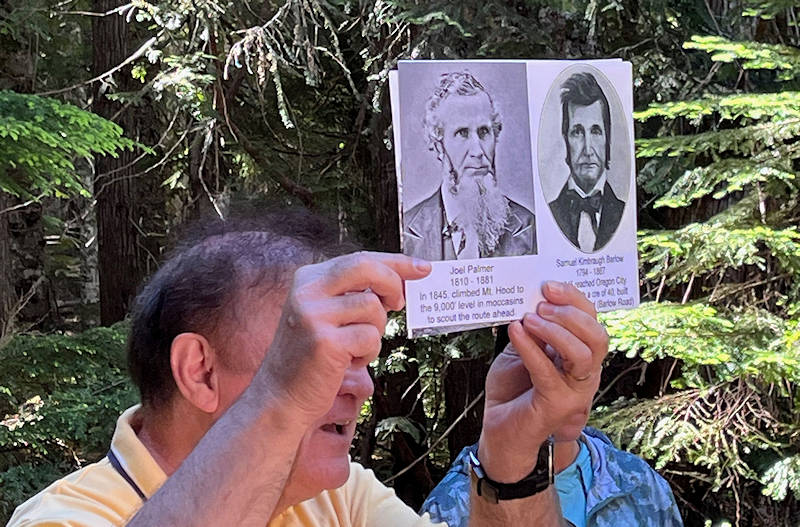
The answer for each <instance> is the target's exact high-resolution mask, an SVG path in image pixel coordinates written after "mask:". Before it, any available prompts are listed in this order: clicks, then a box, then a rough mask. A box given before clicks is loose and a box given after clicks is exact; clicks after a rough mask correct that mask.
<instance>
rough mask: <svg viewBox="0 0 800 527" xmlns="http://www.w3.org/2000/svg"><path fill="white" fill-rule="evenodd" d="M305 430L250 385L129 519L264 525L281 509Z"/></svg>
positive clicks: (139, 523)
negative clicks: (279, 506) (287, 482)
mask: <svg viewBox="0 0 800 527" xmlns="http://www.w3.org/2000/svg"><path fill="white" fill-rule="evenodd" d="M304 432H305V430H303V429H302V428H300V429H298V427H297V425H296V424H294V423H292V421H291V420H290V419H289V416H288V415H287V413H286V411H285V410H284V408H283V406H282V404H281V402H280V401H279V400H277V399H276V398H274V397H271V396H270V395H269V394H264V393H261V390H259V389H258V388H257V387H254V386H251V387H250V388H248V389H247V390H246V391H245V392H244V393H243V394H242V396H241V397H240V398H239V400H237V401H236V403H234V404H233V405H232V406H231V408H230V409H229V410H228V411H227V412H226V413H225V414H224V415H223V416H222V417H220V419H219V420H218V421H217V422H216V423H215V424H214V426H213V427H212V428H211V429H210V430H209V431H208V432H207V433H206V434H205V436H204V437H203V439H202V440H201V441H200V442H199V443H198V444H197V446H196V447H195V449H194V450H193V451H192V453H191V454H190V455H189V456H188V457H187V458H186V459H185V460H184V461H183V463H182V464H181V466H180V467H179V468H178V470H177V471H176V472H175V473H174V474H172V476H170V478H169V479H168V480H167V482H166V483H165V484H164V485H163V486H162V487H161V489H159V491H158V492H157V493H156V494H155V495H153V496H152V497H151V498H150V499H149V500H148V501H147V502H146V503H145V504H144V505H143V506H142V508H141V509H140V510H139V512H138V513H137V514H136V516H135V517H134V518H133V519H132V520H131V521H130V522H129V523H128V525H129V527H146V526H152V525H170V526H175V527H179V526H187V527H188V526H195V525H236V526H250V525H252V526H258V527H263V526H264V525H266V523H267V522H268V520H269V519H270V518H271V517H272V516H273V514H274V513H275V512H276V511H275V507H276V505H277V503H278V500H279V499H280V497H281V494H282V492H283V488H284V486H285V484H286V481H287V478H288V476H289V473H290V472H291V468H292V464H293V463H294V459H295V455H296V453H297V449H298V446H299V444H300V441H301V439H302V437H303V434H304Z"/></svg>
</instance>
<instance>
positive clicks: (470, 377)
mask: <svg viewBox="0 0 800 527" xmlns="http://www.w3.org/2000/svg"><path fill="white" fill-rule="evenodd" d="M488 372H489V364H487V362H486V358H485V357H478V358H475V359H461V360H453V361H452V362H450V365H449V366H448V367H447V373H446V375H445V378H444V383H443V384H444V398H445V421H446V422H447V423H448V424H449V423H452V422H453V421H455V420H456V419H458V417H459V416H460V415H461V414H462V413H463V412H464V410H465V409H466V408H467V407H468V406H469V405H470V403H471V402H472V401H473V400H474V399H475V398H476V397H478V395H480V393H481V391H482V390H483V387H484V385H485V383H486V374H487V373H488ZM482 425H483V402H482V401H478V402H477V403H476V404H475V405H473V406H472V408H471V409H470V410H469V411H468V412H467V414H466V415H465V416H464V417H463V418H462V419H461V421H459V422H458V424H457V425H456V426H455V427H454V428H453V430H452V431H451V432H450V435H448V436H447V447H448V449H449V450H450V461H451V462H452V461H453V460H454V459H455V458H456V456H457V455H458V453H459V452H460V451H461V449H462V448H464V447H465V446H467V445H471V444H472V443H475V442H477V441H478V438H479V437H480V435H481V426H482Z"/></svg>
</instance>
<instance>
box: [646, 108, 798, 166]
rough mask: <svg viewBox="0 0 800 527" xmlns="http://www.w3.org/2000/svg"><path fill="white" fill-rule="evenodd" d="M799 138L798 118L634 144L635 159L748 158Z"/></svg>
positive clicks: (653, 139) (648, 140) (660, 138)
mask: <svg viewBox="0 0 800 527" xmlns="http://www.w3.org/2000/svg"><path fill="white" fill-rule="evenodd" d="M797 137H800V118H794V119H786V120H783V121H769V122H761V123H757V124H753V125H749V126H742V127H740V128H732V129H729V130H712V131H709V132H702V133H699V134H689V135H678V136H669V137H656V138H652V139H637V140H636V157H639V158H649V157H656V156H659V155H667V156H673V157H677V156H682V155H686V154H696V153H701V152H708V153H709V154H711V155H714V156H717V155H718V154H719V153H721V152H732V153H734V154H738V155H752V154H755V153H757V152H761V151H763V150H764V149H766V148H769V147H772V146H774V145H775V144H778V143H780V142H783V141H788V140H793V139H795V138H797Z"/></svg>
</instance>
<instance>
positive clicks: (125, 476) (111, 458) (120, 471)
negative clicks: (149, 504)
mask: <svg viewBox="0 0 800 527" xmlns="http://www.w3.org/2000/svg"><path fill="white" fill-rule="evenodd" d="M106 456H107V457H108V460H109V461H110V462H111V466H112V467H114V470H116V471H117V473H118V474H119V475H120V476H122V479H124V480H125V481H127V482H128V485H130V486H131V488H132V489H133V490H134V491H136V494H138V495H139V497H140V498H141V499H142V501H147V496H145V494H144V492H142V489H140V488H139V485H137V484H136V482H135V481H133V478H132V477H131V476H130V475H129V474H128V473H127V472H126V471H125V469H124V468H122V464H121V463H120V462H119V459H117V455H116V454H114V451H113V450H109V451H108V454H106Z"/></svg>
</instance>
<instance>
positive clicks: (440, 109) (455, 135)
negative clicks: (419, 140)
mask: <svg viewBox="0 0 800 527" xmlns="http://www.w3.org/2000/svg"><path fill="white" fill-rule="evenodd" d="M423 125H424V127H425V137H426V140H427V143H428V148H429V149H430V150H432V151H433V152H435V153H436V157H437V159H439V161H440V162H441V163H442V165H443V166H444V168H445V169H446V170H447V172H448V173H447V174H446V175H447V176H449V178H450V181H449V183H450V185H451V190H452V189H455V190H456V191H457V189H458V185H459V184H460V182H461V179H462V178H464V177H470V176H472V177H476V176H477V177H482V176H485V175H487V174H491V175H492V177H494V172H495V168H494V153H495V146H496V144H497V138H498V136H499V135H500V131H501V130H502V129H503V124H502V122H501V121H500V114H499V113H498V112H497V110H496V109H495V106H494V101H493V100H492V97H491V95H489V93H488V92H487V91H486V89H485V88H484V87H483V85H481V83H480V82H478V80H477V79H476V78H475V77H473V76H472V74H470V73H469V72H466V71H457V72H451V73H447V74H444V75H442V78H441V80H440V82H439V86H438V87H437V88H436V90H434V92H433V95H431V96H430V98H429V99H428V101H427V102H426V104H425V117H424V119H423Z"/></svg>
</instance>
